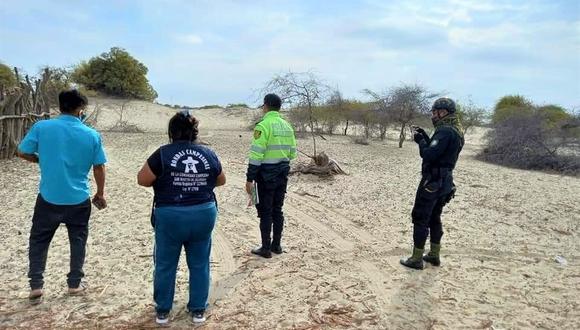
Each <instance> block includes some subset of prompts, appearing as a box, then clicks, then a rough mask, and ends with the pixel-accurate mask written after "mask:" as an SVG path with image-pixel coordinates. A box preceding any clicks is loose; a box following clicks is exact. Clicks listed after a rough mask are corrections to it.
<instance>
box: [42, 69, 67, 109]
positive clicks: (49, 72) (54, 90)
mask: <svg viewBox="0 0 580 330" xmlns="http://www.w3.org/2000/svg"><path fill="white" fill-rule="evenodd" d="M38 76H44V77H46V78H47V81H46V85H45V86H44V88H45V89H44V92H45V95H46V97H47V98H48V100H47V101H48V105H49V107H51V108H53V107H58V94H60V92H62V91H64V90H67V89H70V88H71V81H70V71H69V70H67V69H65V68H56V67H49V66H47V67H44V68H42V69H41V70H40V72H39V74H38Z"/></svg>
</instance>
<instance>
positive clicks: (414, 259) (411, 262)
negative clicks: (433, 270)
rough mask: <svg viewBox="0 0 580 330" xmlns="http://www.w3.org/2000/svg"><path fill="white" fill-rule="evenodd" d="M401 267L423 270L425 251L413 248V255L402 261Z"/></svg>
mask: <svg viewBox="0 0 580 330" xmlns="http://www.w3.org/2000/svg"><path fill="white" fill-rule="evenodd" d="M401 265H403V266H405V267H409V268H413V269H419V270H421V269H423V268H424V265H423V249H418V248H413V255H412V256H411V257H409V258H407V259H404V258H403V259H401Z"/></svg>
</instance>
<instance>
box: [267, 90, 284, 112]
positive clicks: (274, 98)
mask: <svg viewBox="0 0 580 330" xmlns="http://www.w3.org/2000/svg"><path fill="white" fill-rule="evenodd" d="M264 105H265V106H267V107H268V109H269V110H280V107H282V99H280V96H278V95H276V94H267V95H266V96H264Z"/></svg>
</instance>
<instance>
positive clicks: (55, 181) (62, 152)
mask: <svg viewBox="0 0 580 330" xmlns="http://www.w3.org/2000/svg"><path fill="white" fill-rule="evenodd" d="M18 150H19V151H20V153H23V154H37V155H38V160H39V165H40V195H41V196H42V198H43V199H44V200H46V201H47V202H49V203H51V204H56V205H75V204H80V203H82V202H84V201H85V200H87V199H88V198H89V197H90V195H91V191H90V188H89V171H90V169H91V167H92V166H93V165H102V164H105V163H106V162H107V157H106V156H105V151H104V150H103V145H102V142H101V136H100V135H99V133H97V131H95V130H94V129H92V128H90V127H88V126H86V125H85V124H83V123H82V122H81V121H80V120H79V119H78V118H77V117H75V116H72V115H67V114H61V115H60V116H58V117H57V118H54V119H49V120H41V121H38V122H36V123H35V124H34V125H33V126H32V127H31V128H30V130H29V131H28V133H27V134H26V136H25V137H24V139H23V140H22V142H20V145H19V146H18Z"/></svg>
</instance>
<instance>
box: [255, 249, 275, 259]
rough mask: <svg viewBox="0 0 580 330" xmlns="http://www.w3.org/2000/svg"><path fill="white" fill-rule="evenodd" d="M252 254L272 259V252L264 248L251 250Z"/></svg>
mask: <svg viewBox="0 0 580 330" xmlns="http://www.w3.org/2000/svg"><path fill="white" fill-rule="evenodd" d="M252 254H255V255H259V256H260V257H263V258H266V259H269V258H272V251H270V249H266V248H264V247H260V248H256V249H253V250H252Z"/></svg>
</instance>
